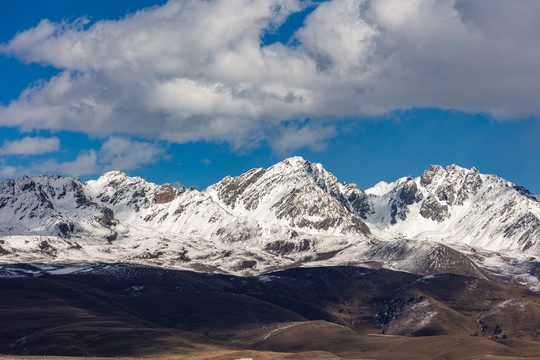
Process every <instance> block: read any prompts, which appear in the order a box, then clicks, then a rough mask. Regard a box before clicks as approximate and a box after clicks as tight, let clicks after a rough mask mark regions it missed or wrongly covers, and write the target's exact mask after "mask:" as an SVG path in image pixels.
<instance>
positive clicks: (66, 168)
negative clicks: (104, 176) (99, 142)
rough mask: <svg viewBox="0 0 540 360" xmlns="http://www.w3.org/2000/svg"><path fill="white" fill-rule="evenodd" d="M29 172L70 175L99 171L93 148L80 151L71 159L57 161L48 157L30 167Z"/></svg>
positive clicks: (75, 175)
mask: <svg viewBox="0 0 540 360" xmlns="http://www.w3.org/2000/svg"><path fill="white" fill-rule="evenodd" d="M30 172H31V173H38V174H60V175H68V176H72V177H76V178H77V177H80V176H83V175H90V174H96V173H99V172H101V168H100V166H99V165H98V164H97V154H96V152H95V151H94V150H90V151H87V150H85V151H82V152H81V153H79V155H78V156H77V158H76V159H75V160H73V161H64V162H58V161H57V160H55V159H50V160H47V161H45V162H41V163H36V164H34V165H33V166H32V167H31V170H30Z"/></svg>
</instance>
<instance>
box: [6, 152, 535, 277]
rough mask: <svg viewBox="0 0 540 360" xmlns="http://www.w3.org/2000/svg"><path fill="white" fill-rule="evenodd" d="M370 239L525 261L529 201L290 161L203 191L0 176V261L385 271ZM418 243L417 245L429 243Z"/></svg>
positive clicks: (466, 175) (456, 178) (476, 178)
mask: <svg viewBox="0 0 540 360" xmlns="http://www.w3.org/2000/svg"><path fill="white" fill-rule="evenodd" d="M377 238H378V239H387V240H391V241H395V240H396V239H412V240H428V241H432V240H434V241H436V242H438V243H445V244H459V245H460V246H461V245H466V246H470V247H472V248H477V249H479V250H481V251H483V250H490V251H498V252H505V253H507V252H519V253H523V252H525V253H527V254H529V255H530V256H531V257H535V256H537V255H538V254H539V253H540V203H539V202H538V201H537V199H536V196H533V195H531V193H530V192H528V191H527V190H526V189H523V188H522V187H519V186H517V185H515V184H512V183H509V182H507V181H505V180H504V179H501V178H499V177H498V176H495V175H484V174H481V173H480V172H479V171H478V170H477V169H475V168H472V169H470V170H468V169H463V168H460V167H458V166H455V165H451V166H448V167H446V168H443V167H441V166H431V167H430V168H429V169H428V170H426V171H425V172H424V173H423V174H422V176H421V177H418V178H412V177H404V178H401V179H399V180H397V181H396V182H394V183H384V182H381V183H379V184H377V185H376V186H375V187H373V188H371V189H368V190H366V191H362V190H360V189H359V188H358V187H357V186H356V185H355V184H345V183H340V182H339V181H338V180H337V178H336V177H335V176H334V175H332V174H331V173H329V172H328V171H326V170H325V169H324V168H323V167H322V165H320V164H313V163H310V162H309V161H307V160H305V159H303V158H301V157H294V158H290V159H286V160H285V161H283V162H281V163H278V164H276V165H274V166H272V167H270V168H268V169H253V170H250V171H248V172H246V173H245V174H243V175H240V176H238V177H230V176H229V177H226V178H224V179H223V180H221V181H220V182H218V183H216V184H214V185H212V186H210V187H208V188H207V189H205V190H203V191H198V190H196V189H194V188H192V189H190V190H186V189H185V188H181V189H174V188H173V187H172V186H171V185H169V184H165V185H156V184H153V183H149V182H147V181H146V180H145V179H143V178H140V177H130V176H128V175H126V174H124V173H121V172H118V171H113V172H109V173H106V174H104V175H103V176H101V177H100V178H99V179H97V180H93V181H88V182H86V183H81V182H80V181H77V180H74V179H72V178H66V177H59V176H35V177H32V178H29V177H22V178H20V179H18V180H6V181H4V182H2V183H0V240H2V241H4V242H3V243H0V244H1V249H0V256H2V259H3V260H4V261H20V260H21V259H23V258H24V259H25V261H34V260H38V259H39V256H40V254H41V253H42V254H41V255H42V256H44V257H45V258H46V259H48V260H50V259H52V258H54V259H57V260H58V261H60V260H61V259H68V261H72V260H73V261H74V259H77V260H78V261H90V260H99V261H102V260H104V259H106V260H107V261H111V259H112V261H117V260H122V261H128V260H129V261H143V260H144V261H147V262H153V263H156V264H160V265H161V264H164V263H167V264H168V265H169V266H186V264H188V266H190V267H192V268H197V269H214V270H218V269H226V270H228V271H247V272H249V271H252V272H256V271H263V269H277V268H279V267H287V266H292V264H297V265H298V264H301V263H303V262H312V261H319V262H320V261H333V264H340V261H341V262H342V263H346V264H348V263H354V262H358V261H377V262H379V263H384V264H388V265H389V266H394V264H392V263H391V262H389V260H388V259H392V258H393V257H392V256H390V255H389V254H387V255H386V256H385V257H381V256H379V255H380V254H382V253H383V252H384V251H382V250H381V249H380V248H379V245H377V243H376V240H377ZM44 241H45V242H46V243H44ZM419 243H422V244H423V245H422V246H424V247H423V248H422V249H423V250H422V251H424V250H425V249H426V248H428V247H429V244H430V242H419ZM426 244H428V245H426ZM385 249H386V250H388V248H385ZM410 249H411V247H410V246H409V245H407V246H406V247H403V248H400V247H393V248H392V251H394V252H395V254H397V255H399V254H402V252H403V251H404V252H409V251H410ZM386 250H385V251H386ZM411 254H414V252H412V253H410V254H409V255H410V256H412V255H411ZM448 254H449V251H446V250H445V251H441V252H440V254H439V255H438V257H446V258H448V256H447V255H448ZM402 255H403V254H402ZM405 258H407V259H408V257H403V259H405ZM454 258H455V257H454ZM38 261H39V260H38ZM243 261H247V263H245V264H243V265H242V262H243ZM252 261H253V262H252ZM396 261H398V263H399V264H401V265H399V266H402V267H403V266H405V265H403V260H396ZM426 261H427V260H426ZM440 261H441V260H437V262H434V263H433V264H432V265H433V266H436V263H440ZM180 264H181V265H180ZM317 264H319V263H317ZM423 264H424V266H427V265H426V264H429V262H425V263H423ZM252 265H253V266H252ZM430 266H431V265H430ZM235 269H236V270H235ZM415 271H416V270H415ZM437 271H439V270H437Z"/></svg>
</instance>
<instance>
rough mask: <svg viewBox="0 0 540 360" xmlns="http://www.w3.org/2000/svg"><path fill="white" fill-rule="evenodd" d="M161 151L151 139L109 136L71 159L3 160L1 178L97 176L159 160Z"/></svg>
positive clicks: (131, 168) (135, 167) (163, 150)
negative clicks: (97, 146) (13, 162)
mask: <svg viewBox="0 0 540 360" xmlns="http://www.w3.org/2000/svg"><path fill="white" fill-rule="evenodd" d="M164 152H165V149H164V148H163V147H161V146H159V145H156V144H154V143H151V142H147V141H138V140H132V139H128V138H124V137H119V136H111V137H109V138H108V139H106V140H105V142H104V143H103V144H102V145H101V148H100V149H99V150H95V149H85V150H82V151H81V152H80V153H79V154H78V155H77V157H76V158H75V159H74V160H71V161H58V160H57V159H49V160H46V161H41V162H33V163H31V164H30V165H29V166H26V167H24V166H18V167H14V166H5V164H4V163H5V161H2V162H1V163H0V165H2V166H1V167H0V178H7V177H19V176H22V175H33V174H59V175H67V176H72V177H76V178H77V177H81V176H84V175H94V174H98V175H100V174H102V173H104V172H106V171H110V170H121V171H126V170H133V169H137V168H138V167H140V166H142V165H145V164H150V163H153V162H157V161H159V160H160V159H161V156H162V155H163V154H164Z"/></svg>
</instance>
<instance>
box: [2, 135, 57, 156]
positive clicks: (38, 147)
mask: <svg viewBox="0 0 540 360" xmlns="http://www.w3.org/2000/svg"><path fill="white" fill-rule="evenodd" d="M58 149H60V140H59V139H58V138H57V137H50V138H44V137H39V136H38V137H30V136H27V137H24V138H22V139H20V140H6V141H4V144H3V145H2V147H1V148H0V155H38V154H47V153H50V152H54V151H58Z"/></svg>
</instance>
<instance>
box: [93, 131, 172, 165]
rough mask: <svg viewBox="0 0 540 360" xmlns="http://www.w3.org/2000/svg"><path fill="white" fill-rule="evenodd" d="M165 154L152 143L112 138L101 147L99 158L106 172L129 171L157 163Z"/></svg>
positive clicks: (117, 137)
mask: <svg viewBox="0 0 540 360" xmlns="http://www.w3.org/2000/svg"><path fill="white" fill-rule="evenodd" d="M163 152H164V149H162V148H161V147H158V146H156V145H155V144H153V143H150V142H145V141H134V140H130V139H127V138H123V137H119V136H111V137H110V138H109V139H107V140H106V141H105V142H104V143H103V144H102V145H101V149H100V151H99V154H98V158H99V161H100V163H101V164H103V167H104V169H105V170H129V169H136V168H138V167H139V166H140V165H143V164H150V163H153V162H157V161H158V160H159V158H160V156H161V155H162V154H163Z"/></svg>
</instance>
